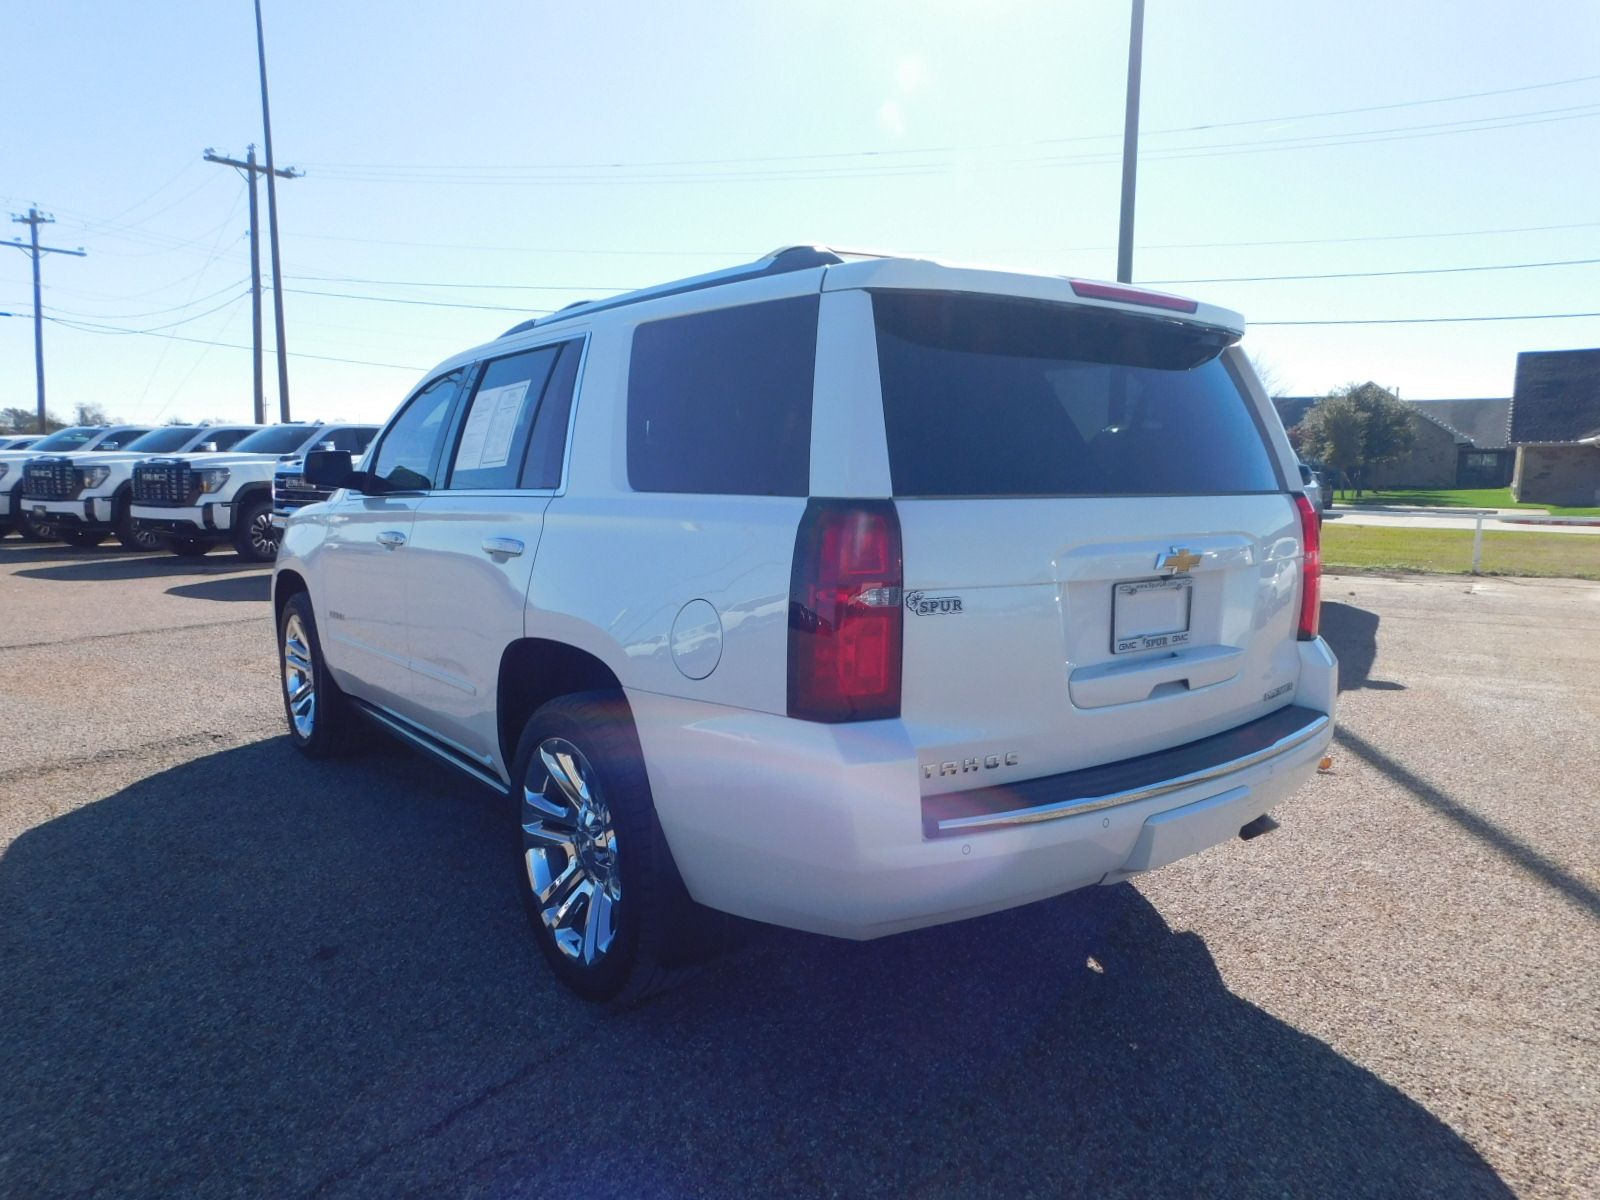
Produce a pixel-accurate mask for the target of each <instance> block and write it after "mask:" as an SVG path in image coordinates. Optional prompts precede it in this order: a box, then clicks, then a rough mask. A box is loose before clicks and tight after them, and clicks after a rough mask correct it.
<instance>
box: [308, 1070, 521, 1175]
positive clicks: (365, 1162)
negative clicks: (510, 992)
mask: <svg viewBox="0 0 1600 1200" xmlns="http://www.w3.org/2000/svg"><path fill="white" fill-rule="evenodd" d="M544 1066H546V1060H544V1059H535V1060H534V1061H532V1062H529V1063H525V1064H524V1065H523V1066H521V1067H520V1068H518V1069H517V1070H516V1071H515V1072H513V1073H512V1074H511V1075H510V1076H509V1077H508V1078H506V1079H502V1080H501V1081H500V1082H498V1083H491V1084H488V1085H487V1086H485V1087H483V1088H480V1089H479V1090H478V1091H477V1092H476V1093H475V1094H474V1095H472V1096H471V1097H470V1098H468V1099H466V1100H463V1101H462V1102H461V1103H460V1104H457V1105H455V1106H454V1107H452V1108H450V1109H448V1110H446V1112H445V1113H444V1115H443V1116H441V1117H440V1118H439V1119H438V1120H436V1121H434V1122H433V1123H432V1124H431V1125H428V1126H427V1127H426V1128H423V1129H420V1130H418V1131H417V1132H416V1133H413V1134H411V1135H409V1136H407V1137H402V1138H395V1139H394V1140H393V1141H389V1142H385V1143H384V1144H383V1145H381V1146H378V1147H377V1148H375V1149H373V1150H369V1151H367V1152H366V1153H365V1154H363V1155H361V1156H360V1157H359V1158H357V1159H356V1160H355V1161H354V1162H352V1163H347V1164H346V1165H345V1166H343V1167H340V1168H339V1169H338V1170H337V1171H332V1172H329V1173H328V1174H327V1175H324V1176H323V1177H322V1178H321V1179H319V1180H318V1181H317V1182H316V1183H315V1184H313V1185H312V1186H311V1188H310V1190H308V1191H306V1192H305V1193H304V1195H305V1196H306V1197H307V1198H308V1200H309V1198H310V1197H315V1196H323V1195H326V1194H327V1192H328V1189H329V1188H332V1187H336V1186H338V1185H339V1184H341V1183H343V1182H345V1181H346V1180H347V1179H350V1178H351V1177H352V1176H354V1175H357V1174H359V1173H360V1172H362V1171H364V1170H366V1169H367V1168H368V1167H370V1166H371V1165H372V1164H373V1163H375V1162H377V1161H378V1160H379V1159H380V1158H384V1157H386V1156H387V1155H390V1154H393V1153H394V1152H395V1151H396V1150H399V1149H400V1148H401V1147H403V1146H407V1145H411V1144H414V1143H417V1142H427V1141H432V1140H433V1139H434V1138H436V1137H438V1136H439V1135H440V1134H442V1133H444V1132H446V1131H447V1130H448V1129H450V1127H451V1126H453V1125H455V1123H456V1122H457V1121H459V1120H461V1118H462V1117H465V1116H466V1115H467V1114H469V1113H472V1112H476V1111H477V1110H478V1109H480V1108H482V1107H483V1106H484V1105H485V1104H488V1103H489V1102H490V1101H491V1100H493V1099H495V1098H496V1097H498V1096H500V1095H502V1094H504V1093H505V1092H508V1091H510V1090H511V1089H512V1088H514V1087H516V1086H517V1085H518V1084H520V1083H525V1082H527V1080H529V1079H531V1078H532V1077H533V1075H534V1074H535V1072H537V1071H539V1070H540V1069H541V1068H543V1067H544Z"/></svg>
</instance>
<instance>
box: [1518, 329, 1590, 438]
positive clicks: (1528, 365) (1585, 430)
mask: <svg viewBox="0 0 1600 1200" xmlns="http://www.w3.org/2000/svg"><path fill="white" fill-rule="evenodd" d="M1592 437H1600V348H1597V349H1593V350H1539V351H1533V350H1525V351H1523V352H1522V353H1521V354H1519V355H1517V385H1516V391H1515V394H1514V395H1513V396H1512V398H1511V441H1512V442H1522V443H1527V442H1579V441H1584V440H1585V439H1587V438H1592Z"/></svg>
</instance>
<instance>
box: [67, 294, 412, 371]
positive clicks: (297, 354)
mask: <svg viewBox="0 0 1600 1200" xmlns="http://www.w3.org/2000/svg"><path fill="white" fill-rule="evenodd" d="M242 298H243V297H241V299H242ZM45 320H46V321H53V322H55V323H56V324H57V325H64V326H66V327H67V328H75V327H76V326H75V323H74V322H72V321H65V320H62V319H61V318H60V317H46V318H45ZM79 332H81V333H98V334H107V333H133V334H140V335H146V334H148V336H150V337H159V338H166V339H167V340H168V341H173V342H191V343H193V344H194V345H197V346H222V347H225V348H226V349H229V350H249V349H251V347H249V346H246V345H242V344H240V343H239V342H218V341H213V340H211V339H210V338H196V337H184V336H183V335H182V334H177V333H152V332H150V331H149V330H145V329H115V328H114V327H112V326H106V327H104V328H100V329H80V330H79ZM289 354H290V356H291V357H293V358H315V359H320V360H321V361H323V362H336V363H350V364H352V365H354V366H358V367H392V368H393V369H395V370H396V371H425V370H427V368H426V367H413V366H408V365H406V364H405V363H385V362H371V361H369V360H367V359H361V358H335V357H334V356H333V355H331V354H307V353H305V352H304V351H300V350H291V351H289Z"/></svg>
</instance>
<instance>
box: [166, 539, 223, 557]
mask: <svg viewBox="0 0 1600 1200" xmlns="http://www.w3.org/2000/svg"><path fill="white" fill-rule="evenodd" d="M161 544H162V545H163V546H165V547H166V548H167V549H168V550H170V551H172V553H174V554H176V555H177V556H178V557H179V558H204V557H205V556H206V555H207V554H209V553H211V543H210V542H208V541H205V540H204V539H203V538H186V537H169V538H162V540H161Z"/></svg>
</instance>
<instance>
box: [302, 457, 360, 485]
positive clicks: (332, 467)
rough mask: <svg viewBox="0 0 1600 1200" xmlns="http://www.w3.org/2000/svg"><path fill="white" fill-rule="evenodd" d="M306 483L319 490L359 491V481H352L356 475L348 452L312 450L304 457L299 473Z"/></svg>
mask: <svg viewBox="0 0 1600 1200" xmlns="http://www.w3.org/2000/svg"><path fill="white" fill-rule="evenodd" d="M301 474H302V475H304V476H305V480H306V482H307V483H309V484H311V485H312V486H313V487H319V488H330V489H331V488H342V487H349V488H355V489H356V490H357V491H359V490H360V487H361V483H360V481H358V480H356V479H353V478H352V476H354V475H355V474H356V469H355V466H354V464H353V463H352V462H351V460H350V452H349V451H348V450H313V451H311V452H310V453H309V454H307V455H306V462H305V468H304V469H303V470H302V471H301Z"/></svg>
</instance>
